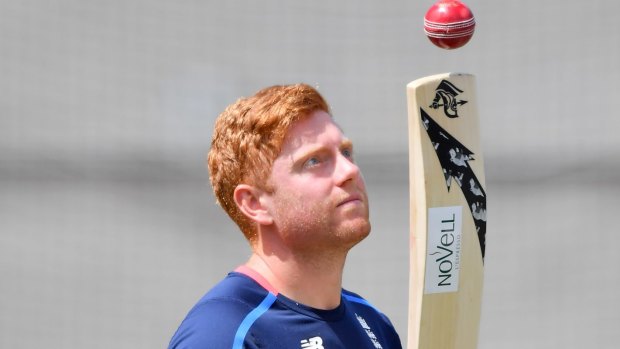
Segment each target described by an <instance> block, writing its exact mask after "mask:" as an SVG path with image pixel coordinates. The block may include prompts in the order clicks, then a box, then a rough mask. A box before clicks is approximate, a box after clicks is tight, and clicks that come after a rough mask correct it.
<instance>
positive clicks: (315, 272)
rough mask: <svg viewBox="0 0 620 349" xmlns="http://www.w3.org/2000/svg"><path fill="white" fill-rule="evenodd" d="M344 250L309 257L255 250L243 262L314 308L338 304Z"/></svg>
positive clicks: (279, 287)
mask: <svg viewBox="0 0 620 349" xmlns="http://www.w3.org/2000/svg"><path fill="white" fill-rule="evenodd" d="M345 258H346V253H332V254H331V255H328V254H323V255H321V256H317V255H313V256H312V257H308V256H303V255H299V254H292V253H286V254H285V255H282V254H269V255H267V254H264V253H261V251H260V250H255V252H254V254H253V255H252V257H250V259H249V260H248V262H247V263H246V266H247V267H249V268H251V269H253V270H254V271H255V272H257V273H259V274H260V275H261V276H262V277H263V278H265V279H266V280H267V282H269V283H270V284H271V285H272V286H273V287H274V288H275V289H276V290H277V291H278V292H279V293H282V294H283V295H284V296H286V297H288V298H290V299H292V300H294V301H296V302H299V303H302V304H304V305H307V306H310V307H313V308H317V309H325V310H328V309H334V308H336V307H337V306H338V305H339V304H340V294H341V291H342V272H343V268H344V261H345Z"/></svg>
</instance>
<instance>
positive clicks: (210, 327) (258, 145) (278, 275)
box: [170, 84, 401, 349]
mask: <svg viewBox="0 0 620 349" xmlns="http://www.w3.org/2000/svg"><path fill="white" fill-rule="evenodd" d="M208 162H209V171H210V178H211V184H212V186H213V189H214V192H215V195H216V197H217V200H218V203H219V204H220V205H221V206H222V207H223V208H224V210H225V211H226V212H227V213H228V215H229V216H230V217H231V218H232V219H233V220H234V221H235V222H236V223H237V225H238V226H239V227H240V229H241V231H242V232H243V233H244V235H245V236H246V238H247V240H248V241H249V244H250V246H251V249H252V255H251V257H250V258H249V260H248V261H247V262H246V263H245V264H244V265H242V266H240V267H239V268H237V269H236V270H235V271H234V272H231V273H230V274H228V276H227V277H226V278H225V279H224V280H223V281H221V282H220V283H219V284H217V285H216V286H215V287H214V288H213V289H212V290H210V291H209V292H208V293H207V294H206V295H205V296H204V297H203V298H202V299H201V300H200V301H199V302H198V303H197V304H196V305H195V306H194V308H193V309H192V310H191V311H190V312H189V314H188V315H187V317H186V318H185V320H184V321H183V323H182V324H181V325H180V327H179V329H178V330H177V332H176V333H175V335H174V336H173V338H172V340H171V342H170V348H176V349H179V348H218V349H219V348H270V349H271V348H276V349H277V348H283V349H284V348H286V349H293V348H305V349H333V348H354V349H363V348H384V349H388V348H401V344H400V339H399V337H398V335H397V334H396V331H395V330H394V328H393V326H392V325H391V323H390V321H389V320H388V318H387V317H386V316H385V315H383V314H381V313H380V312H379V311H377V310H376V309H375V308H374V307H372V306H371V305H370V304H369V303H368V302H366V301H365V300H364V299H362V298H361V297H360V296H358V295H356V294H354V293H351V292H349V291H346V290H343V289H342V286H341V283H342V272H343V268H344V263H345V259H346V256H347V253H348V251H349V249H350V248H351V247H353V246H354V245H355V244H357V243H358V242H360V241H361V240H362V239H364V238H365V237H366V236H368V234H369V232H370V222H369V218H368V217H369V215H368V197H367V194H366V188H365V184H364V180H363V178H362V176H361V173H360V170H359V168H358V167H357V165H356V164H355V162H354V161H353V145H352V143H351V141H350V140H348V139H347V138H346V137H345V136H344V135H343V133H342V132H341V130H340V128H339V127H338V126H337V125H336V124H335V123H334V121H333V120H332V117H331V115H330V114H329V108H328V105H327V103H326V102H325V100H324V99H323V97H322V96H321V95H320V94H319V93H318V92H317V91H316V90H315V89H313V88H312V87H310V86H308V85H304V84H299V85H289V86H273V87H269V88H266V89H263V90H261V91H259V92H258V93H257V94H256V95H254V96H252V97H250V98H245V99H240V100H238V101H237V102H236V103H234V104H232V105H230V106H229V107H228V108H226V110H225V111H224V112H223V113H222V114H221V115H220V116H219V118H218V119H217V121H216V124H215V130H214V133H213V140H212V143H211V150H210V152H209V159H208Z"/></svg>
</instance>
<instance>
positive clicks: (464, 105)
mask: <svg viewBox="0 0 620 349" xmlns="http://www.w3.org/2000/svg"><path fill="white" fill-rule="evenodd" d="M407 107H408V114H409V183H410V199H409V203H410V268H409V273H410V276H409V318H408V345H407V347H408V348H409V349H456V348H458V349H473V348H476V347H477V343H478V332H479V325H480V312H481V302H482V286H483V259H484V252H485V234H486V191H485V177H484V163H483V156H482V152H481V149H480V136H479V119H478V111H477V103H476V91H475V77H474V76H473V75H469V74H456V73H446V74H439V75H433V76H429V77H425V78H421V79H418V80H415V81H413V82H411V83H409V84H408V85H407Z"/></svg>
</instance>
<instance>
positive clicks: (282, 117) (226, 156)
mask: <svg viewBox="0 0 620 349" xmlns="http://www.w3.org/2000/svg"><path fill="white" fill-rule="evenodd" d="M317 110H321V111H325V112H327V113H329V106H328V104H327V102H326V101H325V100H324V98H323V97H322V96H321V94H320V93H319V92H318V91H317V90H316V89H314V88H313V87H311V86H309V85H306V84H296V85H277V86H271V87H267V88H264V89H262V90H260V91H258V92H257V93H256V94H255V95H253V96H251V97H247V98H240V99H238V100H237V101H236V102H235V103H233V104H231V105H229V106H228V107H227V108H226V109H225V110H224V111H223V112H222V113H221V114H220V115H219V117H218V118H217V120H216V122H215V127H214V130H213V139H212V141H211V149H210V151H209V155H208V166H209V179H210V181H211V185H212V187H213V191H214V193H215V196H216V198H217V202H218V204H219V205H220V206H221V207H222V208H223V209H224V211H226V213H227V214H228V215H229V216H230V218H231V219H232V220H233V221H234V222H235V223H236V224H237V225H238V226H239V228H240V229H241V231H242V232H243V234H244V235H245V237H246V238H247V239H248V240H249V241H250V242H253V241H254V239H255V237H256V228H255V225H254V224H253V222H252V221H251V220H250V219H249V218H247V217H246V216H245V215H244V214H243V213H242V212H241V211H240V210H239V208H238V207H237V205H236V203H235V201H234V199H233V194H234V191H235V188H236V187H237V185H239V184H248V185H252V186H256V187H258V188H261V189H263V190H270V189H269V186H268V183H267V180H268V178H269V176H270V174H271V169H272V165H273V161H274V160H275V159H276V157H278V155H279V154H280V151H281V148H282V143H283V142H284V138H285V136H286V134H287V132H288V130H289V128H290V127H291V125H293V124H294V123H295V122H296V121H298V120H300V119H302V118H305V117H307V116H308V115H310V114H311V113H313V112H315V111H317Z"/></svg>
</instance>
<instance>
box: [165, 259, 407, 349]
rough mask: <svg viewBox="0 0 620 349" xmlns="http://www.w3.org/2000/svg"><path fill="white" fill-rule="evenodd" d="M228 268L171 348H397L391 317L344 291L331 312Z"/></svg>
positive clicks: (246, 271) (192, 314) (191, 315)
mask: <svg viewBox="0 0 620 349" xmlns="http://www.w3.org/2000/svg"><path fill="white" fill-rule="evenodd" d="M238 270H240V271H243V273H242V272H237V271H235V272H231V273H230V274H228V276H227V277H226V278H225V279H224V280H222V281H221V282H220V283H218V284H217V285H216V286H215V287H214V288H213V289H211V290H210V291H209V292H208V293H207V294H206V295H205V296H204V297H203V298H202V299H201V300H200V301H199V302H198V303H197V304H196V305H195V306H194V307H193V308H192V309H191V310H190V312H189V313H188V314H187V317H186V318H185V320H183V322H182V323H181V325H180V326H179V329H178V330H177V331H176V333H175V334H174V336H173V337H172V340H171V341H170V345H169V349H185V348H192V349H199V348H209V349H223V348H227V349H228V348H233V349H242V348H247V349H250V348H251V349H255V348H269V349H279V348H282V349H295V348H300V349H336V348H342V349H344V348H349V349H350V348H354V349H364V348H369V349H370V348H374V349H378V348H383V349H399V348H402V347H401V343H400V339H399V337H398V334H397V333H396V331H395V330H394V327H393V326H392V324H391V323H390V320H389V319H388V318H387V317H386V316H385V315H383V314H382V313H380V312H379V311H378V310H377V309H375V308H374V307H373V306H372V305H370V304H369V303H368V302H366V301H365V300H364V299H362V298H361V297H360V296H358V295H357V294H354V293H352V292H349V291H346V290H343V291H342V296H341V301H340V305H339V306H338V307H337V308H335V309H332V310H320V309H314V308H311V307H308V306H305V305H303V304H299V303H297V302H295V301H293V300H291V299H289V298H287V297H285V296H283V295H282V294H278V293H277V291H276V290H273V289H272V288H271V287H270V286H269V285H268V284H266V281H265V280H264V279H261V277H260V276H258V274H255V273H254V274H253V273H252V271H251V270H249V272H248V269H247V268H245V269H238Z"/></svg>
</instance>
